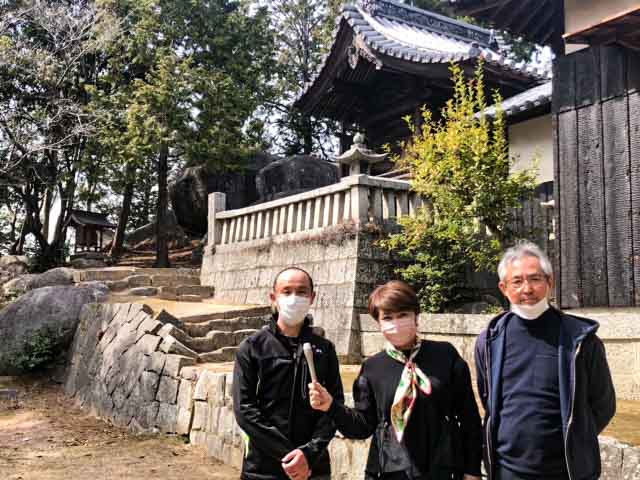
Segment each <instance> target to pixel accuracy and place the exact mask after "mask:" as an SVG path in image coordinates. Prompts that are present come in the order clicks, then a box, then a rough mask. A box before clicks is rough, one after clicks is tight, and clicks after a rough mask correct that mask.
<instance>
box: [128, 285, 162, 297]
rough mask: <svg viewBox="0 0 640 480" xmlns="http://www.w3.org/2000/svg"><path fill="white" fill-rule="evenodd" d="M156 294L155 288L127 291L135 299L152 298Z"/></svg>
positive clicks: (138, 288)
mask: <svg viewBox="0 0 640 480" xmlns="http://www.w3.org/2000/svg"><path fill="white" fill-rule="evenodd" d="M157 294H158V289H157V288H156V287H135V288H132V289H131V290H129V295H133V296H135V297H153V296H154V295H157Z"/></svg>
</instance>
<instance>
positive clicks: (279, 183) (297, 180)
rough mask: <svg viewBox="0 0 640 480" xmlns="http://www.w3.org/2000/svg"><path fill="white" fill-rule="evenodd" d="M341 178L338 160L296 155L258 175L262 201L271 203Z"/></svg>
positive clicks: (272, 164)
mask: <svg viewBox="0 0 640 480" xmlns="http://www.w3.org/2000/svg"><path fill="white" fill-rule="evenodd" d="M339 180H340V176H339V173H338V167H337V166H336V164H335V163H330V162H327V161H324V160H322V159H320V158H317V157H313V156H309V155H296V156H293V157H287V158H284V159H282V160H278V161H277V162H273V163H271V164H269V165H267V166H266V167H264V168H263V169H262V170H260V172H259V173H258V176H257V177H256V185H257V187H258V194H259V196H260V198H259V201H261V202H268V201H270V200H275V199H278V198H282V197H287V196H289V195H295V194H296V193H302V192H306V191H309V190H313V189H316V188H319V187H324V186H326V185H331V184H332V183H336V182H338V181H339Z"/></svg>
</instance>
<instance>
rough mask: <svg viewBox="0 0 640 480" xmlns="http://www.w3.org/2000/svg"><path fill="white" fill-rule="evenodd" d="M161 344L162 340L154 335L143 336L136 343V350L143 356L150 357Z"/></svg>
mask: <svg viewBox="0 0 640 480" xmlns="http://www.w3.org/2000/svg"><path fill="white" fill-rule="evenodd" d="M160 342H162V338H160V337H157V336H156V335H150V334H145V335H143V336H142V337H141V338H140V340H138V342H137V343H136V347H137V348H138V350H139V351H140V352H142V353H144V354H145V355H152V354H153V353H155V351H156V349H157V348H158V346H159V345H160Z"/></svg>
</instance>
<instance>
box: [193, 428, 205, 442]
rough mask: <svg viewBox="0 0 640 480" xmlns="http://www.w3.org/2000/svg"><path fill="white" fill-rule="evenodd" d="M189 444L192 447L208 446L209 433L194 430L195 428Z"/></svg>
mask: <svg viewBox="0 0 640 480" xmlns="http://www.w3.org/2000/svg"><path fill="white" fill-rule="evenodd" d="M189 442H190V443H191V444H192V445H206V444H207V432H205V431H203V430H194V429H193V428H192V429H191V431H190V432H189Z"/></svg>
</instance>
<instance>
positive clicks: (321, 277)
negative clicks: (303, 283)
mask: <svg viewBox="0 0 640 480" xmlns="http://www.w3.org/2000/svg"><path fill="white" fill-rule="evenodd" d="M309 273H310V274H311V277H312V278H313V282H314V283H315V284H316V285H325V284H327V283H331V281H330V273H329V262H327V261H322V262H318V263H316V264H314V266H313V270H312V271H311V272H309Z"/></svg>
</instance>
